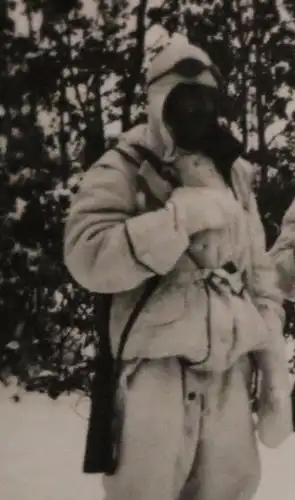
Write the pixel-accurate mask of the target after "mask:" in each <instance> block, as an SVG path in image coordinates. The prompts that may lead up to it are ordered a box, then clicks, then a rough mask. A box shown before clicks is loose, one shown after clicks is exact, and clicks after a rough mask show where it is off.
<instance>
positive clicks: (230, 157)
mask: <svg viewBox="0 0 295 500" xmlns="http://www.w3.org/2000/svg"><path fill="white" fill-rule="evenodd" d="M220 99H221V97H220V95H219V93H218V90H217V89H215V88H212V87H207V86H204V85H197V84H193V85H191V84H187V83H185V84H179V85H177V86H176V87H175V88H174V89H173V90H172V91H171V92H170V94H169V95H168V97H167V99H166V101H165V104H164V110H163V118H164V121H165V123H166V125H167V126H168V127H169V128H170V130H171V133H172V135H173V138H174V140H175V143H176V145H177V146H178V147H179V148H181V149H184V150H185V151H187V152H189V153H194V152H201V153H204V154H205V155H207V156H209V157H210V158H212V159H213V161H214V163H215V165H216V167H217V168H218V170H219V172H220V173H221V174H222V176H223V178H224V180H225V181H226V182H227V183H228V184H230V169H231V165H232V163H233V161H234V160H235V159H236V158H237V157H238V156H239V155H240V154H241V153H242V146H241V144H240V142H239V141H237V139H236V138H235V137H234V136H233V135H232V134H231V132H230V131H229V130H225V129H223V128H221V127H220V125H219V124H218V121H217V118H218V116H219V113H220V110H221V107H222V104H223V103H221V104H220Z"/></svg>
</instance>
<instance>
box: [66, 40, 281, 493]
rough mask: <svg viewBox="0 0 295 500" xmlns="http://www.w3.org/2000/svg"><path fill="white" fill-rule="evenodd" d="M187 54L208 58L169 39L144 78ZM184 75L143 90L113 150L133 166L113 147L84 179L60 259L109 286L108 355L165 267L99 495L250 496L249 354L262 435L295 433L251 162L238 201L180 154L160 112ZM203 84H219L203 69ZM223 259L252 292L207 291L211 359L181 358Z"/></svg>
mask: <svg viewBox="0 0 295 500" xmlns="http://www.w3.org/2000/svg"><path fill="white" fill-rule="evenodd" d="M184 57H193V58H195V59H198V60H202V61H203V62H205V64H208V65H209V64H211V61H210V60H209V58H208V56H207V55H206V54H205V53H204V52H202V51H201V50H200V49H198V48H196V47H194V46H191V45H189V44H188V43H187V42H186V41H182V40H180V39H175V40H174V41H172V42H171V44H170V45H169V46H168V47H167V48H166V49H164V51H163V52H162V53H161V54H159V55H158V56H156V58H155V59H154V61H153V63H152V65H151V67H150V70H149V73H148V80H149V79H151V78H152V77H154V76H155V75H157V74H160V73H162V72H164V71H165V70H167V69H169V68H171V67H172V66H173V64H174V63H175V62H177V61H179V60H181V59H182V58H184ZM183 80H185V79H183V78H182V80H181V79H180V76H178V75H176V74H173V72H172V73H168V74H165V75H164V76H163V77H162V78H160V79H159V80H158V81H157V82H156V83H154V84H153V85H151V86H150V87H149V91H148V98H149V104H148V123H147V125H143V126H138V127H136V128H134V129H132V130H130V131H129V132H127V133H125V134H123V135H122V137H121V138H120V139H119V148H120V149H121V150H123V151H124V152H125V153H127V154H128V155H130V156H131V157H133V159H134V160H135V161H137V162H138V164H139V167H136V165H135V164H134V163H133V162H130V161H128V157H126V156H125V157H124V156H122V154H120V153H119V152H118V151H117V150H115V149H114V150H110V151H108V152H107V153H106V154H105V155H104V156H103V157H102V158H101V159H100V160H99V161H98V162H97V163H95V164H94V165H93V166H92V167H91V168H90V169H89V171H88V172H87V173H86V174H85V177H84V179H83V182H82V184H81V188H80V191H79V193H78V194H77V195H76V196H75V198H74V200H73V203H72V207H71V209H70V213H69V217H68V221H67V225H66V236H65V262H66V265H67V266H68V268H69V270H70V272H71V273H72V275H73V277H74V278H75V279H76V280H77V282H78V283H79V284H80V285H82V286H83V287H85V288H87V289H88V290H90V291H93V292H100V293H112V294H114V302H113V307H112V314H111V340H112V347H113V349H114V351H116V347H117V346H118V342H119V337H120V334H121V332H122V329H123V326H124V324H125V322H126V320H127V318H128V316H129V315H130V312H131V310H132V309H133V307H134V305H135V302H136V300H137V299H138V297H139V295H140V293H141V292H142V290H143V287H144V286H145V282H146V280H147V279H148V278H150V277H152V276H154V275H155V274H158V275H161V276H162V281H161V283H160V285H159V287H158V289H157V290H156V291H155V293H154V295H153V296H152V297H151V299H150V301H149V302H148V304H147V305H146V307H145V308H144V310H143V311H142V313H141V314H140V317H139V318H138V320H137V322H136V324H135V325H134V327H133V329H132V331H131V333H130V338H129V340H128V343H127V346H126V349H125V351H124V359H125V361H126V363H125V371H124V372H123V375H122V379H123V377H124V374H125V375H126V373H128V374H131V375H133V376H132V377H130V378H129V379H128V380H129V383H128V384H127V385H126V386H125V422H124V430H123V443H122V451H121V463H120V467H119V470H118V472H117V473H116V474H115V475H114V476H110V477H105V478H104V486H105V489H106V498H107V500H119V499H120V500H124V499H126V500H127V499H128V500H155V499H160V500H176V499H179V498H180V499H183V500H190V499H192V500H193V499H194V500H248V499H250V498H252V496H253V494H254V492H255V491H256V489H257V485H258V484H259V479H260V464H259V458H258V454H257V447H256V439H255V434H254V425H253V421H252V416H251V410H250V405H249V379H250V368H249V362H248V357H247V353H248V352H250V351H253V352H254V353H255V356H256V360H257V362H258V364H259V366H260V368H261V371H262V373H263V379H262V393H261V401H260V412H259V435H260V437H261V439H262V440H263V441H264V443H265V444H266V445H268V446H276V445H278V444H279V443H281V442H282V441H283V440H284V439H285V438H286V436H287V435H288V434H289V433H290V432H291V421H290V412H289V410H290V408H289V391H290V388H289V381H288V373H287V367H286V362H285V357H284V341H283V337H282V322H283V320H284V314H283V309H282V305H281V302H282V298H281V293H280V291H279V289H278V288H277V286H276V273H275V270H274V268H273V265H272V263H271V261H270V259H269V257H268V256H267V254H266V252H265V243H264V231H263V227H262V224H261V221H260V217H259V214H258V211H257V207H256V202H255V198H254V195H253V193H252V191H251V179H252V168H251V166H250V165H249V164H248V163H247V162H246V161H245V160H242V159H241V158H238V159H237V160H236V161H235V162H234V164H233V167H232V173H231V178H232V185H233V187H234V190H235V192H236V196H237V198H236V197H235V196H234V194H233V191H232V190H231V189H230V188H228V187H227V186H226V185H225V183H224V181H223V179H222V177H221V176H220V174H219V173H218V171H217V169H216V168H215V165H214V164H213V163H212V161H211V160H210V159H209V158H207V157H204V156H202V155H201V154H194V155H188V154H185V153H184V152H181V151H177V150H176V149H175V145H174V144H173V139H172V137H171V136H170V134H169V131H168V130H167V128H166V127H165V125H164V123H163V120H162V108H163V103H164V101H165V99H166V97H167V95H168V93H169V92H170V91H171V90H172V88H174V86H175V85H176V84H177V83H179V81H183ZM194 81H196V77H195V79H194ZM197 81H198V82H201V83H203V84H205V85H215V81H214V79H212V75H211V73H210V72H209V71H206V70H204V72H203V73H201V74H200V75H199V76H198V78H197ZM134 143H137V144H141V145H143V146H145V147H147V148H149V149H150V150H152V151H153V153H154V154H156V155H157V156H158V158H160V159H161V160H163V165H164V164H165V165H167V164H169V165H170V167H171V168H172V169H174V170H175V172H177V174H178V175H179V176H180V179H181V182H182V185H183V187H180V188H177V189H176V190H173V192H172V189H171V188H169V186H168V185H167V183H166V181H164V180H163V179H162V178H161V177H160V176H158V175H157V174H155V172H154V171H153V169H152V168H150V167H151V166H150V165H149V164H148V163H143V164H142V165H140V157H139V155H138V153H137V152H135V150H134V149H133V148H132V147H131V144H134ZM213 147H214V145H213ZM139 177H141V178H143V179H145V180H146V182H147V184H148V185H149V188H150V189H151V191H153V194H154V195H155V196H156V197H157V199H159V200H160V201H161V203H162V207H157V208H155V207H152V206H149V202H148V197H144V196H142V193H140V192H139V190H138V185H139V184H138V179H139ZM192 235H193V236H192ZM188 247H190V251H191V253H192V254H193V256H194V257H195V262H193V261H192V259H191V258H189V257H188V255H187V253H186V251H187V249H188ZM228 261H232V262H234V263H235V265H236V267H237V269H238V270H239V271H241V272H242V271H243V272H244V274H245V275H246V281H247V291H246V295H245V296H244V298H241V297H238V296H236V295H235V294H231V292H230V291H229V288H228V287H223V288H222V291H221V294H220V293H214V292H213V291H212V294H211V298H212V305H213V307H212V308H211V312H210V315H211V318H210V319H211V330H212V332H211V334H212V345H211V352H210V356H209V358H208V360H207V361H206V363H204V364H198V365H191V366H190V367H184V366H183V364H182V363H180V361H179V359H180V357H181V358H182V359H186V360H189V361H190V362H196V361H197V362H200V361H201V360H202V359H203V358H205V357H206V352H207V348H208V331H207V330H208V325H207V323H206V321H207V312H208V297H207V295H206V293H205V287H204V276H206V272H207V271H208V269H209V270H212V269H213V270H217V271H218V270H219V271H220V268H221V266H222V265H223V264H225V263H226V262H228ZM196 262H197V263H198V265H196ZM233 286H234V285H233ZM125 379H126V378H125ZM125 379H124V380H125ZM98 452H99V450H98Z"/></svg>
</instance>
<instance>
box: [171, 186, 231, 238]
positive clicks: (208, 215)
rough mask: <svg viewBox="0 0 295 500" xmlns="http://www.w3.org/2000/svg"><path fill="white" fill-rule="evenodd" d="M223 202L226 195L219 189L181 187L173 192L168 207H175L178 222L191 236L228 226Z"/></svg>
mask: <svg viewBox="0 0 295 500" xmlns="http://www.w3.org/2000/svg"><path fill="white" fill-rule="evenodd" d="M223 202H224V195H223V193H221V194H220V193H219V192H218V190H217V189H215V190H213V189H210V188H205V187H200V188H199V187H179V188H176V189H175V190H174V191H173V193H172V195H171V197H170V198H169V200H168V202H167V203H166V207H167V208H171V207H173V209H174V210H175V212H176V219H177V221H178V222H179V223H180V224H181V225H183V226H184V227H185V229H186V231H187V234H188V235H189V236H191V235H192V234H195V233H197V232H200V231H207V230H208V229H215V230H221V229H222V228H223V227H224V226H225V225H226V223H227V220H226V216H225V212H224V210H222V204H223Z"/></svg>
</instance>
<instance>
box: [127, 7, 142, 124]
mask: <svg viewBox="0 0 295 500" xmlns="http://www.w3.org/2000/svg"><path fill="white" fill-rule="evenodd" d="M147 4H148V0H140V3H139V5H138V10H137V23H136V31H135V39H136V46H135V48H134V50H133V51H132V54H131V60H132V64H131V70H130V74H129V75H128V76H127V77H126V78H125V82H124V90H125V99H124V105H123V109H122V129H123V131H124V130H127V129H129V128H130V126H131V107H132V104H133V100H134V92H135V87H136V85H137V83H138V82H139V79H140V74H141V69H142V62H143V58H144V39H145V16H146V9H147Z"/></svg>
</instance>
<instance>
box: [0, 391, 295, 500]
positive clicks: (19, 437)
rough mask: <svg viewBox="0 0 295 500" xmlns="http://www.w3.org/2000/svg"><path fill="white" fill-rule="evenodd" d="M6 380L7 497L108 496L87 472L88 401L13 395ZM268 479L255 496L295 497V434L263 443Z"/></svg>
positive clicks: (3, 475) (261, 499)
mask: <svg viewBox="0 0 295 500" xmlns="http://www.w3.org/2000/svg"><path fill="white" fill-rule="evenodd" d="M12 394H14V388H13V387H11V386H9V387H8V388H5V387H3V386H2V385H0V407H1V419H0V442H1V447H0V463H1V467H0V498H1V500H53V499H55V498H56V499H57V500H81V498H85V499H87V500H102V499H103V489H102V486H101V478H100V476H98V475H93V476H92V475H85V474H83V473H82V460H83V452H84V440H85V432H86V424H87V412H88V400H87V398H85V397H82V396H79V395H77V394H72V395H70V396H61V397H60V398H59V399H57V400H55V401H53V400H51V399H49V398H48V397H47V396H46V395H43V394H38V393H23V394H21V402H20V403H15V402H13V401H12V399H11V395H12ZM261 454H262V482H261V485H260V488H259V490H258V492H257V495H256V496H255V499H253V500H277V499H278V498H280V497H281V496H282V492H283V499H284V500H294V484H295V481H294V459H295V434H294V436H292V437H291V438H290V439H289V440H287V441H286V442H285V443H284V444H283V445H282V446H281V447H280V448H279V449H278V450H266V449H265V448H263V447H261Z"/></svg>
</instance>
